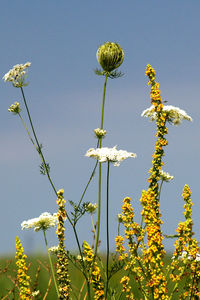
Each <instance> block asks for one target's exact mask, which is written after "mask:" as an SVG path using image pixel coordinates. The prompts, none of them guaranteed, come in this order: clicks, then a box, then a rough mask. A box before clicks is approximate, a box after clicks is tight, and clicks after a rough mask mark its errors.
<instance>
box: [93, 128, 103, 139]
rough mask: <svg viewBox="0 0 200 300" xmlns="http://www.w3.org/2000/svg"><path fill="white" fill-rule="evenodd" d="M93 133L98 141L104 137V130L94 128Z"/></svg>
mask: <svg viewBox="0 0 200 300" xmlns="http://www.w3.org/2000/svg"><path fill="white" fill-rule="evenodd" d="M94 133H95V135H96V137H97V138H98V139H102V138H104V137H105V135H106V130H104V129H100V128H96V129H94Z"/></svg>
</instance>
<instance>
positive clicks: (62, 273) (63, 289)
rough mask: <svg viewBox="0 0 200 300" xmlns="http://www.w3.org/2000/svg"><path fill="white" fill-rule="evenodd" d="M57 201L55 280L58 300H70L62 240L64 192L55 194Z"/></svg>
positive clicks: (63, 229) (63, 236) (64, 214)
mask: <svg viewBox="0 0 200 300" xmlns="http://www.w3.org/2000/svg"><path fill="white" fill-rule="evenodd" d="M57 195H58V199H57V204H58V207H59V208H58V213H57V218H58V225H57V230H56V234H57V236H58V240H59V244H58V251H57V279H58V290H59V299H65V300H67V299H70V290H71V288H70V280H69V272H68V264H69V263H68V258H67V253H66V250H65V245H64V240H65V233H64V232H65V227H64V221H65V219H66V210H65V203H66V201H65V199H64V190H63V189H61V190H59V191H58V192H57Z"/></svg>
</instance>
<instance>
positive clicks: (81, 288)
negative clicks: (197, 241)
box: [0, 255, 178, 300]
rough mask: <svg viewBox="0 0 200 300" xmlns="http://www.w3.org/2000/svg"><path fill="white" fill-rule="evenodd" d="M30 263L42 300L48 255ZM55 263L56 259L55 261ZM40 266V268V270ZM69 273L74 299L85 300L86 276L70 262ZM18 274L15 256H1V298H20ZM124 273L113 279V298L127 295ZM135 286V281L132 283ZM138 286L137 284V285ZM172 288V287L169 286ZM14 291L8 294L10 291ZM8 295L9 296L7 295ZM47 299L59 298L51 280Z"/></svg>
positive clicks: (34, 288) (34, 281) (47, 279)
mask: <svg viewBox="0 0 200 300" xmlns="http://www.w3.org/2000/svg"><path fill="white" fill-rule="evenodd" d="M169 261H170V258H169V257H167V258H166V261H165V263H166V265H167V264H168V263H169ZM27 262H28V264H29V273H28V274H29V275H30V276H31V285H32V290H33V291H34V290H40V292H41V294H40V295H39V296H37V297H35V299H37V300H40V299H44V297H45V293H46V292H47V290H48V287H49V278H50V276H49V273H50V270H49V263H48V257H47V256H45V255H38V256H29V257H28V259H27ZM54 263H55V261H54ZM38 267H39V268H40V270H39V271H38ZM69 273H70V279H71V282H72V283H73V285H72V299H79V300H83V299H84V296H85V293H86V285H84V277H83V275H82V274H81V273H80V272H79V271H78V270H77V269H76V268H75V267H74V266H73V265H72V264H69ZM15 275H16V265H15V259H14V258H13V257H1V258H0V299H9V300H12V299H18V296H17V287H15V284H14V280H15ZM122 275H123V271H120V272H118V273H116V274H115V275H114V276H113V277H112V279H111V281H110V285H111V287H112V289H113V290H114V291H116V292H118V297H116V298H114V297H113V299H120V300H122V299H125V297H123V296H121V297H120V298H119V295H120V291H121V284H119V282H120V279H121V277H122ZM132 284H133V286H135V283H132ZM135 287H136V286H135ZM168 288H169V289H170V287H168ZM9 291H12V293H10V294H9V295H8V292H9ZM135 292H136V290H135ZM6 295H8V296H7V297H5V296H6ZM135 296H136V297H137V299H143V298H142V296H141V294H140V293H139V292H137V293H136V294H135ZM45 299H57V296H56V291H55V288H54V285H53V281H52V282H51V285H50V289H49V291H48V294H47V296H46V298H45ZM173 299H178V298H177V297H173Z"/></svg>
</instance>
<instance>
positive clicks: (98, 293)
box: [83, 241, 105, 300]
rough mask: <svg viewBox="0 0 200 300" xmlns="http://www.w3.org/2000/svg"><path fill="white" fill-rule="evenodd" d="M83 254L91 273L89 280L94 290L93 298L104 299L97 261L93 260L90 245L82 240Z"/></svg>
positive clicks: (95, 299)
mask: <svg viewBox="0 0 200 300" xmlns="http://www.w3.org/2000/svg"><path fill="white" fill-rule="evenodd" d="M83 255H84V260H85V261H86V262H87V268H88V271H89V272H90V273H91V281H92V284H93V290H94V300H104V299H105V296H104V284H103V280H102V278H101V274H100V268H99V267H98V265H97V262H96V261H94V253H93V250H92V248H91V247H90V245H89V244H88V243H87V242H86V241H84V242H83Z"/></svg>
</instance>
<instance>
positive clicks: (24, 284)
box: [15, 236, 31, 300]
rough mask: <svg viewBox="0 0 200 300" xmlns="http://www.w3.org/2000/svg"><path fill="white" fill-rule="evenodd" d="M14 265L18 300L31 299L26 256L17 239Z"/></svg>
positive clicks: (17, 238)
mask: <svg viewBox="0 0 200 300" xmlns="http://www.w3.org/2000/svg"><path fill="white" fill-rule="evenodd" d="M15 258H16V265H17V282H18V286H19V299H22V300H28V299H31V288H30V276H29V275H28V267H27V262H26V259H27V256H26V254H24V249H23V247H22V244H21V241H20V239H19V237H18V236H17V237H16V256H15Z"/></svg>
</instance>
